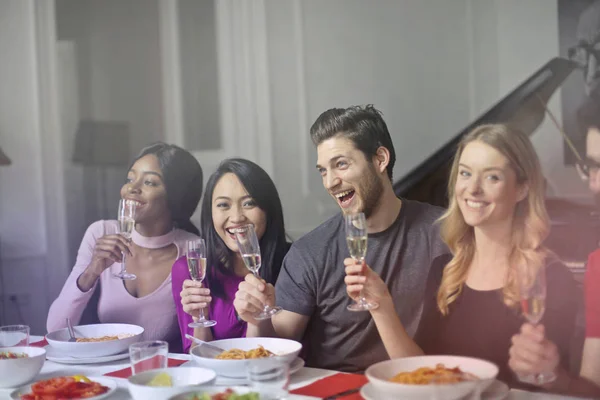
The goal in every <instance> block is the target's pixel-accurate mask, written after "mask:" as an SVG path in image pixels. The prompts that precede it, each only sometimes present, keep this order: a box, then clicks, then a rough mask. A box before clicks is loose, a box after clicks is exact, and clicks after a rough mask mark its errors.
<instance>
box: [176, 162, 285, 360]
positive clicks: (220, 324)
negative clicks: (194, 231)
mask: <svg viewBox="0 0 600 400" xmlns="http://www.w3.org/2000/svg"><path fill="white" fill-rule="evenodd" d="M201 218H202V236H203V237H204V239H205V241H206V249H207V257H206V262H207V273H206V279H205V284H201V283H200V282H194V281H193V280H191V277H190V273H189V271H188V267H187V260H186V258H185V257H181V258H179V259H178V260H177V261H176V262H175V264H174V265H173V298H174V299H175V304H177V318H178V320H179V328H180V330H181V336H182V340H183V344H184V346H183V347H184V350H185V351H187V350H188V349H189V348H190V345H191V341H190V340H189V339H187V338H186V337H185V335H186V334H193V335H194V336H195V337H197V338H199V339H202V340H204V341H209V340H213V339H215V340H216V339H227V338H237V337H243V336H245V335H246V323H245V322H244V321H242V320H241V319H240V318H238V316H237V314H236V312H235V309H234V307H233V299H234V297H235V292H236V291H237V288H238V285H239V284H240V282H242V281H243V280H244V277H245V276H246V275H247V274H250V275H252V273H251V272H250V271H249V270H248V269H247V268H246V266H245V264H244V261H243V260H242V257H241V255H240V253H239V252H238V246H237V242H236V239H235V235H234V230H235V229H236V228H238V227H240V226H242V225H245V224H250V223H251V224H253V225H254V227H255V230H256V235H257V236H258V239H259V244H260V250H261V259H262V266H261V268H260V270H259V273H260V276H261V278H262V279H263V280H264V281H265V282H268V283H271V284H273V283H275V281H276V279H277V276H278V275H279V270H280V269H281V263H282V261H283V258H284V256H285V254H286V253H287V251H288V250H289V247H290V245H289V243H287V241H286V238H285V226H284V221H283V209H282V206H281V201H280V199H279V193H278V192H277V188H276V187H275V184H274V183H273V181H272V180H271V178H270V177H269V175H268V174H267V173H266V172H265V171H264V170H263V169H262V168H261V167H259V166H258V165H256V164H255V163H253V162H251V161H248V160H244V159H239V158H233V159H228V160H225V161H223V162H222V163H221V165H219V167H218V168H217V171H216V172H215V173H214V174H212V175H211V177H210V178H209V179H208V183H207V185H206V193H205V195H204V199H203V201H202V208H201ZM200 309H207V311H208V312H205V315H208V316H210V317H211V318H212V319H213V320H215V321H216V322H217V324H216V325H214V326H213V327H211V328H196V329H192V328H189V327H188V324H189V323H190V322H192V320H194V321H195V320H197V319H198V315H199V311H200ZM208 316H207V318H208Z"/></svg>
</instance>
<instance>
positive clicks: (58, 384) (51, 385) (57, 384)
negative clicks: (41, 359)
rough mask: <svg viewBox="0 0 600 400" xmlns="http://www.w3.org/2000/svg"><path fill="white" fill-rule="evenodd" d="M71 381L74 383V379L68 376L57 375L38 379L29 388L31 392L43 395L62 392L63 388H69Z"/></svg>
mask: <svg viewBox="0 0 600 400" xmlns="http://www.w3.org/2000/svg"><path fill="white" fill-rule="evenodd" d="M73 383H75V379H73V378H72V377H70V376H59V377H56V378H51V379H46V380H44V381H39V382H36V383H34V384H33V385H31V390H32V391H33V394H37V395H40V396H44V395H58V394H62V393H63V392H64V391H65V390H67V389H68V388H69V386H71V385H72V384H73Z"/></svg>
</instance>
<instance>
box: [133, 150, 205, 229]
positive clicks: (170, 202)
mask: <svg viewBox="0 0 600 400" xmlns="http://www.w3.org/2000/svg"><path fill="white" fill-rule="evenodd" d="M149 154H152V155H154V156H156V158H157V159H158V165H159V166H160V170H161V172H162V176H163V182H164V184H165V189H166V192H167V206H168V207H169V212H170V213H171V219H172V220H173V225H174V226H175V227H176V228H179V229H183V230H185V231H188V232H190V233H194V234H196V235H199V234H200V232H199V231H198V228H196V226H195V225H194V224H193V223H192V221H191V220H190V218H191V217H192V214H194V211H196V208H197V207H198V203H199V202H200V198H201V197H202V167H200V163H199V162H198V160H196V157H194V156H193V155H192V154H191V153H190V152H189V151H187V150H184V149H182V148H181V147H179V146H176V145H174V144H167V143H163V142H157V143H153V144H151V145H149V146H147V147H145V148H144V149H142V151H140V153H139V154H138V156H137V157H136V158H135V160H133V162H132V163H131V165H130V166H129V169H131V167H132V166H133V164H135V162H136V161H137V160H139V159H140V158H142V157H144V156H147V155H149Z"/></svg>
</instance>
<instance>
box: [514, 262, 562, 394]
mask: <svg viewBox="0 0 600 400" xmlns="http://www.w3.org/2000/svg"><path fill="white" fill-rule="evenodd" d="M517 272H518V280H519V294H520V297H521V312H522V313H523V317H525V319H526V320H527V321H528V322H529V323H530V324H532V325H537V324H539V323H540V321H541V320H542V317H543V316H544V311H545V310H546V268H545V267H544V266H543V265H542V266H540V267H539V268H538V269H537V270H533V269H532V268H528V267H526V266H521V267H519V268H517ZM518 378H519V380H520V381H521V382H525V383H530V384H534V385H543V384H545V383H550V382H552V381H554V380H555V379H556V374H554V373H553V372H543V373H539V374H528V375H523V374H519V375H518Z"/></svg>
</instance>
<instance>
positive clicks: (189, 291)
mask: <svg viewBox="0 0 600 400" xmlns="http://www.w3.org/2000/svg"><path fill="white" fill-rule="evenodd" d="M180 296H181V305H182V306H183V311H185V312H186V313H188V314H190V315H191V316H192V317H193V318H194V319H197V318H198V317H199V316H200V310H201V309H203V308H207V307H208V305H209V304H210V302H211V301H212V297H210V289H209V288H205V287H202V282H195V281H193V280H191V279H186V280H185V281H183V289H182V290H181V293H180Z"/></svg>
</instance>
